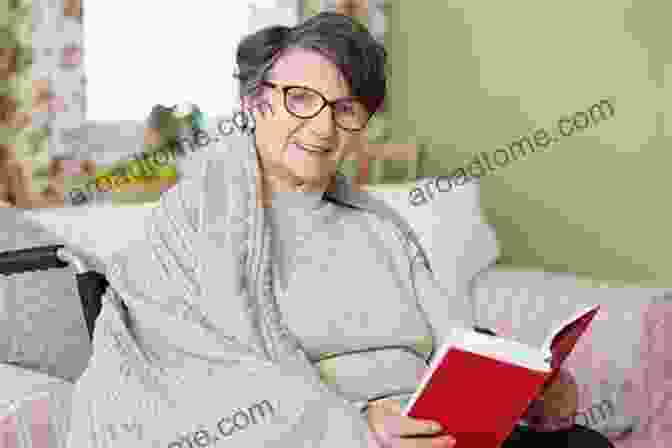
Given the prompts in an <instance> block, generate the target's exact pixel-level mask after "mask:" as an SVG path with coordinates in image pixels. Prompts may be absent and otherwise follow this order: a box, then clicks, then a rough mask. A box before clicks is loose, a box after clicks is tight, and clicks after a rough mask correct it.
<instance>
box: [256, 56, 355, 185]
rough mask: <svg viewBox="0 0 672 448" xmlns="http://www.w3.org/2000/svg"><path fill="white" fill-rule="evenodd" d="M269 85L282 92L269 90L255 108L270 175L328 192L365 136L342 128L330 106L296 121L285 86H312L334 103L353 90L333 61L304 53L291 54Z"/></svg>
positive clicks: (278, 66)
mask: <svg viewBox="0 0 672 448" xmlns="http://www.w3.org/2000/svg"><path fill="white" fill-rule="evenodd" d="M268 81H270V82H272V83H274V84H277V85H278V86H279V87H278V88H270V87H264V88H263V89H264V91H263V92H262V94H261V97H260V98H259V99H258V100H257V101H255V103H256V104H261V106H259V107H256V108H254V109H253V110H254V115H255V119H256V144H257V150H258V153H259V158H260V160H261V165H262V167H263V170H264V175H265V176H271V177H274V178H280V179H283V180H285V181H289V182H290V185H293V186H301V185H303V188H306V187H307V189H308V190H310V189H313V188H314V189H316V190H318V191H319V190H321V189H324V188H326V187H327V186H328V184H329V182H330V181H331V179H332V178H333V176H334V175H335V173H336V170H337V168H338V166H339V164H340V162H341V161H342V160H343V159H344V158H345V157H346V156H347V155H348V153H349V152H351V151H353V150H354V149H355V148H356V147H357V146H358V145H357V143H358V141H359V139H360V138H361V135H362V132H361V131H358V132H350V131H346V130H344V129H341V128H339V127H338V126H337V125H336V123H335V121H334V119H333V116H332V108H330V107H328V106H326V107H324V109H322V111H321V112H320V113H319V114H318V115H317V116H315V117H313V118H308V119H302V118H298V117H295V116H294V115H292V114H290V113H289V112H288V111H287V109H286V108H285V105H284V96H283V93H282V90H281V87H283V86H290V85H292V86H304V87H310V88H312V89H314V90H316V91H318V92H320V93H321V94H322V95H323V96H324V97H325V98H326V99H327V100H329V101H333V100H336V99H340V98H343V97H348V96H350V95H351V91H350V86H349V85H348V83H347V81H346V79H345V78H344V77H343V75H342V74H341V72H340V71H339V69H338V67H337V66H336V65H335V64H333V63H332V62H331V61H330V60H329V59H327V58H326V57H324V56H322V55H321V54H320V53H318V52H316V51H311V50H304V49H290V50H287V52H286V53H285V54H284V55H283V56H281V57H280V58H279V59H278V61H277V62H276V64H275V65H274V67H273V68H272V69H271V71H270V73H269V76H268ZM265 105H266V107H265Z"/></svg>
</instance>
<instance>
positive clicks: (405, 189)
mask: <svg viewBox="0 0 672 448" xmlns="http://www.w3.org/2000/svg"><path fill="white" fill-rule="evenodd" d="M433 183H434V180H432V179H421V180H418V181H417V182H412V183H408V184H401V185H392V186H391V185H374V186H368V187H366V189H367V190H369V191H370V192H371V193H372V194H373V195H375V196H377V197H379V198H381V199H383V200H384V201H386V202H387V203H388V204H390V205H391V206H392V207H394V208H395V209H397V211H399V213H400V214H401V215H402V216H403V217H404V218H406V220H407V221H408V223H409V224H410V225H411V227H412V228H413V229H414V230H415V232H416V233H417V234H418V238H419V239H420V242H421V244H422V245H423V246H424V249H425V250H426V252H427V256H428V257H429V262H430V265H431V267H432V270H433V272H434V276H435V277H436V279H437V280H438V282H439V284H440V286H441V288H442V290H443V291H444V292H445V293H446V295H447V297H448V296H465V295H468V294H469V290H470V282H471V281H472V279H473V278H474V277H475V276H476V274H478V273H479V272H481V271H483V270H485V269H487V268H488V267H490V266H492V265H493V264H494V263H495V262H496V260H497V257H498V256H499V246H498V243H497V238H496V236H495V231H494V229H493V228H492V227H491V226H490V225H489V224H488V223H487V222H486V219H485V216H484V214H483V212H482V210H481V204H480V185H479V184H478V183H470V184H465V185H463V186H457V187H455V188H454V189H452V190H451V191H450V192H443V193H441V192H436V190H435V194H434V199H433V200H431V201H428V202H426V203H424V204H422V205H413V204H412V203H411V201H410V197H411V192H412V191H413V190H414V189H415V188H418V187H419V188H425V189H426V188H427V185H428V184H429V185H431V184H433Z"/></svg>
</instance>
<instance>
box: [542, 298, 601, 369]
mask: <svg viewBox="0 0 672 448" xmlns="http://www.w3.org/2000/svg"><path fill="white" fill-rule="evenodd" d="M599 309H600V305H593V306H591V307H589V308H586V309H583V310H582V311H580V312H578V313H576V314H575V315H574V316H573V317H572V318H571V319H568V320H566V321H564V322H563V323H562V324H561V325H560V326H559V327H558V329H557V330H555V331H554V332H552V333H551V335H550V336H549V337H548V338H547V340H546V341H545V342H544V345H543V347H542V350H543V352H544V353H545V356H546V359H548V360H550V362H551V368H552V369H553V374H552V375H551V377H549V380H548V381H552V380H553V378H554V377H555V375H556V374H557V371H558V369H559V368H560V366H561V365H562V363H563V362H564V361H565V359H567V357H568V356H569V354H570V353H571V352H572V351H573V350H574V347H575V346H576V343H577V342H578V340H579V338H580V337H581V335H582V334H583V333H584V332H585V331H586V329H587V328H588V326H589V325H590V323H591V322H592V321H593V318H594V317H595V315H596V314H597V312H598V311H599ZM549 358H550V359H549Z"/></svg>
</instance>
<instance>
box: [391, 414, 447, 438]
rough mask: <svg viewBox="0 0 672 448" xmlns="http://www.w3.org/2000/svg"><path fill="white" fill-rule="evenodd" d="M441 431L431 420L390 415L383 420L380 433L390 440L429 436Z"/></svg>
mask: <svg viewBox="0 0 672 448" xmlns="http://www.w3.org/2000/svg"><path fill="white" fill-rule="evenodd" d="M440 431H441V426H440V425H438V423H435V422H432V421H429V420H418V419H414V418H409V417H404V416H400V415H388V416H385V417H384V418H383V420H382V428H381V431H380V433H381V434H384V436H387V437H388V438H390V437H391V438H395V437H409V436H428V435H432V434H436V433H438V432H440Z"/></svg>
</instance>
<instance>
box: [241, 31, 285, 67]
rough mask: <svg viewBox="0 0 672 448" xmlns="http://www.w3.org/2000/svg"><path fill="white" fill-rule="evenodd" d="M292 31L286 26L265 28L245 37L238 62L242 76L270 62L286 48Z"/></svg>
mask: <svg viewBox="0 0 672 448" xmlns="http://www.w3.org/2000/svg"><path fill="white" fill-rule="evenodd" d="M291 32H292V29H291V28H289V27H287V26H284V25H274V26H269V27H266V28H263V29H261V30H259V31H257V32H256V33H252V34H250V35H248V36H247V37H245V38H244V39H243V40H242V41H241V42H240V45H239V46H238V51H237V54H236V62H237V63H238V67H239V69H240V72H241V74H242V73H244V72H246V71H247V70H248V68H251V67H255V66H258V65H259V64H261V63H263V62H264V61H267V60H269V59H270V58H272V57H273V55H274V54H275V53H276V52H277V51H278V50H280V49H282V48H283V47H284V46H285V43H286V42H287V38H288V37H289V34H290V33H291Z"/></svg>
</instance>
